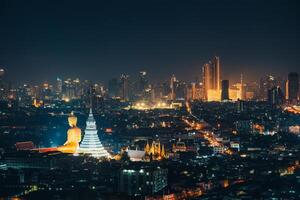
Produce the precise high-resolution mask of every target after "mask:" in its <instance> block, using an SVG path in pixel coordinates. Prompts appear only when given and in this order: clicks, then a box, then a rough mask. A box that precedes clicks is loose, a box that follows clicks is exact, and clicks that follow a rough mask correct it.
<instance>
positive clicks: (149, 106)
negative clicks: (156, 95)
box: [125, 101, 181, 110]
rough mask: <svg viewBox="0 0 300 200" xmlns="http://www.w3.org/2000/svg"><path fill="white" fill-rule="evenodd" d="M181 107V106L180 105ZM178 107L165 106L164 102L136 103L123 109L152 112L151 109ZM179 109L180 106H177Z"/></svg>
mask: <svg viewBox="0 0 300 200" xmlns="http://www.w3.org/2000/svg"><path fill="white" fill-rule="evenodd" d="M180 105H181V104H180ZM178 106H179V105H177V104H176V105H175V104H174V103H172V104H167V103H165V102H161V101H159V102H156V103H146V102H136V103H135V104H133V105H132V106H130V107H127V108H125V109H135V110H152V109H173V108H176V107H178ZM179 107H180V106H179Z"/></svg>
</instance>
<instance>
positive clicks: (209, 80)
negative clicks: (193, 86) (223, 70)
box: [202, 56, 220, 101]
mask: <svg viewBox="0 0 300 200" xmlns="http://www.w3.org/2000/svg"><path fill="white" fill-rule="evenodd" d="M202 75H203V84H204V96H205V98H206V100H208V101H209V100H219V99H220V58H219V57H217V56H215V57H214V58H213V59H212V60H211V61H209V62H208V63H206V64H204V65H203V67H202Z"/></svg>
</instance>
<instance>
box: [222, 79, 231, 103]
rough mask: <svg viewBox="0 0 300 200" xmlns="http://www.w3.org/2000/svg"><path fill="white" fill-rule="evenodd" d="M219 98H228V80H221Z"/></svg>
mask: <svg viewBox="0 0 300 200" xmlns="http://www.w3.org/2000/svg"><path fill="white" fill-rule="evenodd" d="M221 100H222V101H224V100H229V80H222V92H221Z"/></svg>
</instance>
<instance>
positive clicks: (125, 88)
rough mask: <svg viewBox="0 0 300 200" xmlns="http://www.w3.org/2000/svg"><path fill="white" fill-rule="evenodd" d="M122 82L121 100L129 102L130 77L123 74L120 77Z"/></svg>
mask: <svg viewBox="0 0 300 200" xmlns="http://www.w3.org/2000/svg"><path fill="white" fill-rule="evenodd" d="M120 81H121V88H120V89H121V99H122V100H123V101H128V100H129V83H128V81H129V76H128V75H126V74H122V75H121V77H120Z"/></svg>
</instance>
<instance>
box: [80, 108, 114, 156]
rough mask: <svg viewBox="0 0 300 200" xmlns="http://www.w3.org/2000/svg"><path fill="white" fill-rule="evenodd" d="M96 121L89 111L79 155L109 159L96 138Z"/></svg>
mask: <svg viewBox="0 0 300 200" xmlns="http://www.w3.org/2000/svg"><path fill="white" fill-rule="evenodd" d="M97 132H98V130H97V126H96V121H95V118H94V115H93V112H92V109H90V113H89V117H88V119H87V121H86V129H85V131H84V136H83V140H82V142H81V143H80V146H79V150H78V152H79V153H83V154H88V155H90V156H93V157H96V158H101V157H106V158H109V157H110V155H109V153H108V152H107V151H106V150H105V149H104V147H103V145H102V144H101V141H100V139H99V137H98V133H97Z"/></svg>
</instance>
